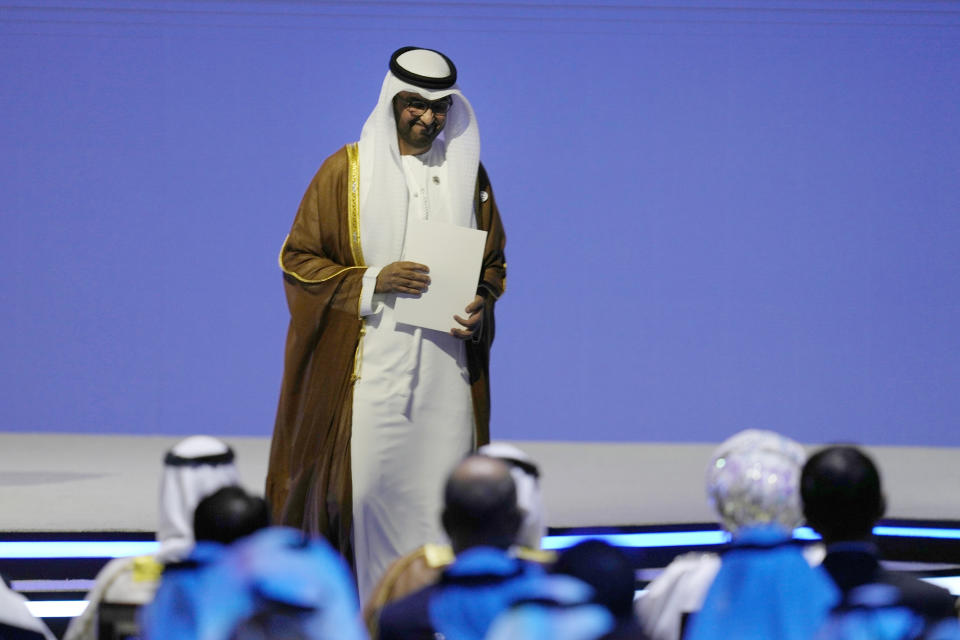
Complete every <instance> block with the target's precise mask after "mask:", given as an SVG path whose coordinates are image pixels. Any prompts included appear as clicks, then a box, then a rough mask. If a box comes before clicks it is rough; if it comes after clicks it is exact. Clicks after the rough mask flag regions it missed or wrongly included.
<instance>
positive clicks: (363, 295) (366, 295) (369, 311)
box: [360, 267, 383, 318]
mask: <svg viewBox="0 0 960 640" xmlns="http://www.w3.org/2000/svg"><path fill="white" fill-rule="evenodd" d="M382 268H383V267H367V270H366V271H364V272H363V281H362V282H361V284H360V317H361V318H363V317H366V316H369V315H373V314H374V313H377V312H378V311H379V310H380V309H379V306H380V305H379V304H378V305H377V307H378V308H377V309H374V307H373V305H374V302H375V300H374V295H373V292H374V290H375V289H376V288H377V276H379V275H380V270H381V269H382Z"/></svg>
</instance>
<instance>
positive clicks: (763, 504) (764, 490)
mask: <svg viewBox="0 0 960 640" xmlns="http://www.w3.org/2000/svg"><path fill="white" fill-rule="evenodd" d="M805 460H806V454H805V453H804V451H803V447H801V446H800V445H799V444H797V443H796V442H794V441H793V440H791V439H790V438H787V437H784V436H782V435H780V434H778V433H774V432H773V431H763V430H758V429H747V430H746V431H741V432H739V433H737V434H736V435H734V436H732V437H731V438H729V439H727V440H726V441H724V442H723V444H721V445H720V446H719V447H717V448H716V449H715V450H714V452H713V457H712V459H711V461H710V467H709V468H708V469H707V497H708V498H709V500H710V502H711V503H712V504H713V506H714V508H715V509H716V511H717V514H718V515H719V516H720V521H721V522H722V523H723V526H724V527H725V528H726V529H727V530H728V531H729V532H730V533H732V534H734V535H736V534H737V532H738V531H739V530H740V529H741V528H743V527H748V526H755V525H766V524H773V525H777V526H779V527H781V528H782V529H785V530H787V531H792V530H793V528H794V527H796V526H798V525H799V524H800V523H801V522H802V521H803V508H802V505H801V502H800V487H799V484H800V472H801V470H802V469H803V463H804V461H805Z"/></svg>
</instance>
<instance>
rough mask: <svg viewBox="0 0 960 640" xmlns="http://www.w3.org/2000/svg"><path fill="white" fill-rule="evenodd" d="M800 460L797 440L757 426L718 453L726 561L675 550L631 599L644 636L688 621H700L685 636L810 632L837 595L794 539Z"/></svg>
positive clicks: (675, 630) (715, 482)
mask: <svg viewBox="0 0 960 640" xmlns="http://www.w3.org/2000/svg"><path fill="white" fill-rule="evenodd" d="M804 459H805V454H804V452H803V448H802V447H801V446H800V445H799V444H797V443H796V442H794V441H793V440H790V439H789V438H785V437H784V436H781V435H779V434H777V433H774V432H772V431H762V430H754V429H748V430H746V431H741V432H739V433H737V434H735V435H734V436H732V437H731V438H729V439H727V440H726V441H724V442H723V443H722V444H721V445H720V446H719V447H717V449H715V450H714V453H713V456H712V458H711V461H710V465H709V467H708V468H707V483H706V484H707V496H708V499H709V500H710V502H711V503H712V504H713V506H714V508H715V509H716V511H717V515H718V517H719V520H720V522H721V524H722V525H723V527H724V529H726V530H727V531H728V532H729V533H730V535H731V537H732V542H731V544H730V547H729V550H728V551H727V552H726V553H725V554H724V555H723V556H722V558H721V556H719V555H717V554H714V553H690V554H685V555H683V556H680V557H678V558H677V559H675V560H674V561H673V562H672V563H671V564H670V565H669V566H668V567H667V569H666V570H665V571H664V572H663V574H661V575H660V576H659V577H658V578H657V579H656V580H654V581H653V582H652V583H651V584H650V585H649V587H648V588H647V592H646V594H645V595H644V596H643V597H641V598H640V600H639V601H638V603H637V607H638V612H639V616H640V622H641V624H642V625H643V628H644V630H645V631H646V633H647V635H649V636H650V637H651V638H653V639H655V640H678V639H679V638H680V637H681V634H682V631H683V629H684V628H685V621H687V620H688V618H689V620H691V621H692V622H690V623H689V624H688V627H696V628H695V629H694V628H688V631H689V634H687V635H683V636H682V637H684V638H692V637H698V638H701V639H705V638H708V637H717V638H720V637H727V636H729V637H731V638H751V639H752V638H778V639H783V640H788V639H790V638H798V637H806V638H809V636H810V634H812V633H813V631H814V630H816V628H817V627H818V625H819V624H820V622H821V621H822V620H823V619H824V618H825V617H826V614H827V612H828V611H829V608H830V607H831V606H832V605H833V603H834V602H835V601H836V599H837V594H836V590H835V589H834V588H833V586H832V584H831V583H830V580H829V578H827V576H826V575H824V574H823V573H822V572H820V571H819V570H813V569H811V568H810V566H809V563H808V562H807V561H806V560H805V559H804V557H803V556H802V553H801V551H800V549H799V548H798V547H796V546H795V545H794V544H793V543H792V541H791V534H792V531H793V529H794V527H796V526H797V525H799V524H800V522H801V521H802V515H801V506H800V493H799V478H800V470H801V468H802V466H803V461H804ZM748 578H749V579H748ZM781 580H785V581H786V582H783V583H780V582H779V581H781ZM784 585H790V587H789V588H786V587H785V586H784ZM708 593H709V594H710V595H709V596H708V595H707V594H708ZM705 599H706V600H707V601H708V603H709V606H708V604H705ZM701 608H702V609H704V611H702V612H700V613H696V612H698V611H700V610H701ZM701 618H702V621H701ZM696 622H699V624H693V623H696ZM711 633H712V634H714V635H711ZM694 634H695V635H694ZM804 634H806V635H804Z"/></svg>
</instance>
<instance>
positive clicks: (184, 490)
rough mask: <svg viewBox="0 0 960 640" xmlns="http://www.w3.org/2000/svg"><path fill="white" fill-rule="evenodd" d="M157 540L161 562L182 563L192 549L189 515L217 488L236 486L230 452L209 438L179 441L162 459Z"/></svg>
mask: <svg viewBox="0 0 960 640" xmlns="http://www.w3.org/2000/svg"><path fill="white" fill-rule="evenodd" d="M163 462H164V466H163V477H162V479H161V483H160V509H159V514H158V515H159V519H160V522H159V526H158V527H157V539H158V540H159V542H160V550H159V552H158V553H157V557H158V559H159V560H161V561H162V562H173V561H177V560H182V559H183V558H184V557H185V556H186V555H187V554H188V553H189V552H190V550H191V549H192V548H193V542H194V537H193V512H194V510H195V509H196V508H197V503H199V502H200V500H201V499H203V498H204V497H206V496H208V495H210V494H211V493H213V492H215V491H216V490H217V489H220V488H221V487H225V486H229V485H238V484H240V474H239V473H238V472H237V468H236V466H235V465H234V463H233V450H232V449H231V448H230V447H228V446H227V445H226V444H224V443H223V442H221V441H220V440H217V439H216V438H211V437H209V436H191V437H189V438H187V439H185V440H181V441H180V442H179V443H177V444H176V445H175V446H174V447H173V448H172V449H170V451H168V452H167V454H166V456H165V458H164V461H163Z"/></svg>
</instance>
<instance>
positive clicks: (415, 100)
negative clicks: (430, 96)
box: [393, 91, 451, 155]
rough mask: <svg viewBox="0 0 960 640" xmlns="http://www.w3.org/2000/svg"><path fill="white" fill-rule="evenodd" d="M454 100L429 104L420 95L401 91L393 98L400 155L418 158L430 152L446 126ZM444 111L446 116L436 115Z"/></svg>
mask: <svg viewBox="0 0 960 640" xmlns="http://www.w3.org/2000/svg"><path fill="white" fill-rule="evenodd" d="M450 106H451V98H449V97H447V98H443V99H442V100H437V101H435V102H430V101H429V100H427V99H426V98H424V97H423V96H421V95H420V94H418V93H412V92H410V91H401V92H400V93H398V94H397V95H396V96H394V98H393V115H394V118H395V119H396V121H397V142H398V143H399V145H400V153H401V154H404V155H407V154H419V153H423V152H424V151H426V150H428V149H429V148H430V145H432V144H433V141H434V140H435V139H436V137H437V136H438V135H439V134H440V132H441V131H443V127H444V125H445V124H446V123H447V113H446V110H447V109H448V108H449V107H450ZM438 111H442V112H443V113H437V112H438Z"/></svg>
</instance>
